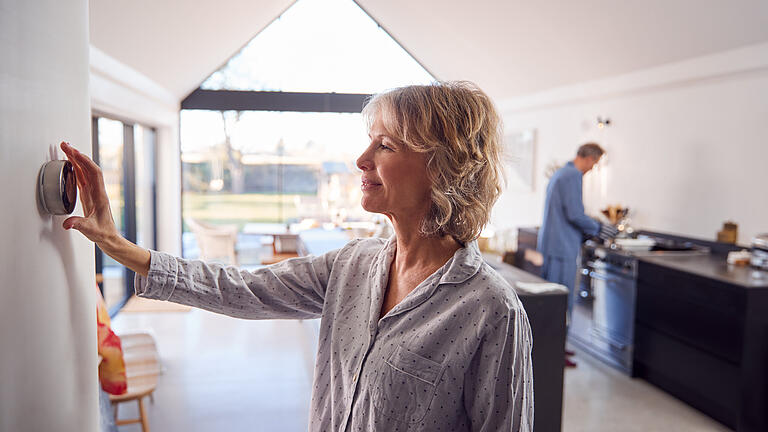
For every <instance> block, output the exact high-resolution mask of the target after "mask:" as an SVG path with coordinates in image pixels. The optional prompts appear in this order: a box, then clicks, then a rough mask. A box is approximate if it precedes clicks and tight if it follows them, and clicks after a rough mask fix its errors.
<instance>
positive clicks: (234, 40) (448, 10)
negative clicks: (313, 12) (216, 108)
mask: <svg viewBox="0 0 768 432" xmlns="http://www.w3.org/2000/svg"><path fill="white" fill-rule="evenodd" d="M301 1H323V0H301ZM292 3H293V0H259V1H253V0H216V1H211V0H162V1H157V0H132V1H127V0H91V1H90V38H91V44H92V45H93V46H95V47H96V48H99V49H100V50H101V51H103V52H104V53H106V54H107V55H109V56H111V57H113V58H114V59H116V60H118V61H120V62H122V63H124V64H126V65H128V66H130V67H131V68H133V69H135V70H137V71H139V72H141V73H142V74H144V75H146V76H147V77H149V78H150V79H152V80H154V81H155V82H157V83H158V84H160V85H161V86H163V87H165V88H167V89H168V90H169V91H170V92H171V93H172V94H174V95H175V96H176V97H177V98H178V99H179V100H181V99H183V98H184V97H185V96H186V95H187V94H189V93H190V92H192V91H193V90H194V89H196V88H197V87H198V86H199V85H200V83H201V82H202V81H203V80H204V79H205V78H206V77H207V76H208V75H210V74H211V73H212V72H213V71H215V70H216V69H218V68H219V67H220V66H221V65H223V64H224V63H225V62H226V61H227V59H228V58H229V57H230V56H232V55H233V54H235V53H236V52H237V51H239V49H240V48H242V47H243V46H244V45H245V44H246V43H247V42H248V41H249V40H250V39H252V38H253V37H254V36H255V35H256V34H258V32H259V31H260V30H262V29H263V28H264V27H266V26H267V25H268V24H269V23H270V22H271V21H272V20H274V19H275V18H277V17H278V16H279V15H280V14H281V13H282V12H283V11H284V10H285V9H287V8H288V7H290V5H291V4H292ZM357 3H358V5H360V7H362V8H363V9H364V10H365V11H366V12H368V14H369V15H371V16H372V17H373V18H374V19H375V20H376V21H377V22H378V23H379V24H380V25H381V26H382V27H383V28H384V29H386V30H387V31H388V32H389V33H390V35H392V36H393V37H394V38H395V39H396V40H397V41H398V42H399V43H400V44H401V45H402V46H403V47H404V48H405V49H406V50H407V51H408V52H410V53H411V55H413V56H414V57H415V58H416V59H417V60H418V61H419V62H420V63H421V64H422V65H423V66H424V67H425V68H426V69H427V70H429V71H430V72H431V73H432V74H433V75H434V76H436V77H437V78H438V79H441V80H453V79H468V80H471V81H475V82H476V83H478V84H479V85H480V86H481V87H482V88H483V89H485V90H486V91H487V92H488V93H489V94H490V95H491V96H492V97H494V98H495V99H496V100H497V101H499V100H506V99H510V98H514V97H516V96H521V95H524V94H530V93H533V92H537V91H542V90H546V89H550V88H553V87H558V86H563V85H568V84H574V83H579V82H583V81H587V80H593V79H598V78H602V77H607V76H612V75H618V74H621V73H626V72H631V71H635V70H638V69H642V68H646V67H651V66H656V65H661V64H665V63H670V62H674V61H678V60H683V59H687V58H692V57H697V56H701V55H706V54H710V53H716V52H720V51H725V50H728V49H733V48H737V47H741V46H745V45H750V44H755V43H761V42H765V41H768V2H766V1H765V0H731V1H723V0H671V1H670V0H646V1H642V2H640V1H632V2H617V1H615V0H580V1H573V0H550V1H526V0H485V1H483V0H479V1H475V2H471V3H470V2H467V1H464V0H439V1H438V0H423V1H412V0H386V1H385V0H357ZM211 35H214V37H211Z"/></svg>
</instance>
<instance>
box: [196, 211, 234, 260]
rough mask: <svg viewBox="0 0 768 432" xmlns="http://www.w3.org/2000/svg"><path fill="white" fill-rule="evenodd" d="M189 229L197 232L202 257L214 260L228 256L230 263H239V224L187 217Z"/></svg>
mask: <svg viewBox="0 0 768 432" xmlns="http://www.w3.org/2000/svg"><path fill="white" fill-rule="evenodd" d="M185 221H186V222H187V225H188V226H189V229H191V230H192V233H193V234H195V238H196V239H197V245H198V246H199V247H200V259H202V260H214V259H222V258H226V259H227V260H228V264H232V265H235V266H236V265H238V260H237V250H236V249H235V246H236V245H237V232H238V229H237V225H212V224H209V223H207V222H203V221H201V220H198V219H192V218H188V219H185Z"/></svg>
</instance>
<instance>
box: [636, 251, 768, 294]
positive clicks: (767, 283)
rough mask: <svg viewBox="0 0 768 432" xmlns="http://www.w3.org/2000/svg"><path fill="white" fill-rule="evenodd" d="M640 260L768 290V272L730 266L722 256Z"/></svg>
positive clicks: (686, 256)
mask: <svg viewBox="0 0 768 432" xmlns="http://www.w3.org/2000/svg"><path fill="white" fill-rule="evenodd" d="M638 258H639V259H640V260H641V261H645V262H648V263H651V264H656V265H659V266H663V267H668V268H671V269H674V270H678V271H682V272H685V273H691V274H693V275H696V276H701V277H705V278H709V279H715V280H718V281H721V282H725V283H729V284H732V285H737V286H741V287H744V288H765V289H768V272H766V271H761V270H757V269H755V268H753V267H750V266H746V267H742V266H734V265H729V264H728V263H727V262H726V261H725V256H722V255H715V254H708V255H657V256H639V257H638Z"/></svg>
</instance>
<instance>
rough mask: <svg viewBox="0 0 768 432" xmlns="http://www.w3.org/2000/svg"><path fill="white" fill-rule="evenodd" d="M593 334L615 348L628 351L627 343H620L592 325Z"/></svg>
mask: <svg viewBox="0 0 768 432" xmlns="http://www.w3.org/2000/svg"><path fill="white" fill-rule="evenodd" d="M590 330H591V333H592V336H594V337H596V338H598V339H600V340H602V341H604V342H606V343H607V344H608V345H610V346H612V347H613V348H615V349H617V350H619V351H626V350H627V344H623V343H619V342H616V341H614V340H613V339H611V338H610V337H608V336H606V335H604V334H603V333H602V332H601V331H600V330H598V329H597V328H595V327H592V328H591V329H590Z"/></svg>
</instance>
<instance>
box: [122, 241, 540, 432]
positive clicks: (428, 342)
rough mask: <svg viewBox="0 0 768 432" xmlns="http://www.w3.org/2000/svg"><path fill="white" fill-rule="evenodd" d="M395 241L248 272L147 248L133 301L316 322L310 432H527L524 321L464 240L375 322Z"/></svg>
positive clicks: (516, 303)
mask: <svg viewBox="0 0 768 432" xmlns="http://www.w3.org/2000/svg"><path fill="white" fill-rule="evenodd" d="M395 248H396V241H395V238H394V237H392V238H391V239H390V240H389V241H387V240H383V239H358V240H353V241H351V242H350V243H348V244H347V245H346V246H344V247H343V248H341V249H339V250H335V251H332V252H329V253H326V254H324V255H321V256H308V257H301V258H293V259H289V260H286V261H283V262H280V263H278V264H274V265H271V266H268V267H264V268H260V269H258V270H254V271H245V270H239V269H237V268H235V267H231V266H228V267H227V266H222V265H218V264H210V263H205V262H203V261H199V260H186V259H182V258H177V257H174V256H172V255H168V254H165V253H161V252H155V251H152V252H151V264H150V269H149V274H148V276H147V277H146V278H145V277H142V276H140V275H137V276H136V279H135V288H136V292H137V294H139V295H140V296H142V297H147V298H154V299H161V300H169V301H172V302H176V303H182V304H186V305H191V306H196V307H199V308H202V309H206V310H210V311H213V312H218V313H222V314H226V315H230V316H233V317H239V318H246V319H280V318H283V319H285V318H288V319H304V318H320V320H321V321H320V333H319V339H320V340H319V344H318V351H317V360H316V364H315V373H314V382H313V391H312V401H311V406H310V425H309V429H310V430H311V431H334V432H341V431H386V432H394V431H531V430H532V427H533V425H532V424H533V375H532V369H531V344H532V341H531V330H530V327H529V324H528V317H527V315H526V314H525V310H524V309H523V307H522V305H521V304H520V300H519V299H518V298H517V295H516V294H515V292H514V291H513V289H512V288H511V287H510V285H509V284H508V283H507V282H506V281H505V280H504V279H503V278H502V277H501V276H500V275H499V274H498V273H496V272H495V271H494V270H493V269H492V268H491V267H490V266H488V264H486V263H485V262H484V261H483V259H482V256H481V255H480V252H479V250H478V248H477V243H476V242H472V243H469V244H468V245H467V246H466V247H464V248H461V249H459V250H458V251H457V252H456V253H455V255H454V256H453V257H452V258H451V259H450V260H449V261H448V262H447V263H446V264H445V265H444V266H443V267H442V268H440V269H439V270H437V271H436V272H435V273H434V274H432V275H431V276H429V277H428V278H427V279H426V280H425V281H424V282H422V283H421V284H419V285H418V286H417V287H416V288H415V289H414V290H413V291H412V292H411V293H409V294H408V295H407V296H406V297H405V298H404V299H403V300H402V301H401V302H400V303H399V304H398V305H396V306H395V307H394V308H393V309H392V310H390V311H389V312H388V313H387V314H386V315H385V316H384V317H383V318H381V319H379V315H380V311H381V305H382V301H383V298H384V294H385V289H386V286H387V278H388V275H389V266H390V263H391V262H392V259H393V257H394V252H395Z"/></svg>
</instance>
